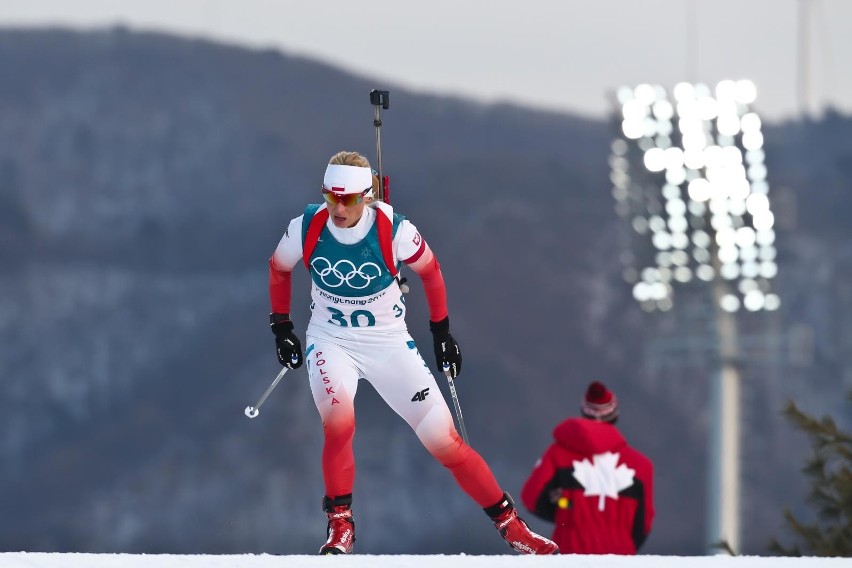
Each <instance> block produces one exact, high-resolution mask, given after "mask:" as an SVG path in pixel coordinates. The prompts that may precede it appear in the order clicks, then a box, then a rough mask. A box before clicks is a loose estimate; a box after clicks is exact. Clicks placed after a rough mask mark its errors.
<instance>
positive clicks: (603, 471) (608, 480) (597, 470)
mask: <svg viewBox="0 0 852 568" xmlns="http://www.w3.org/2000/svg"><path fill="white" fill-rule="evenodd" d="M618 458H619V455H618V454H617V453H612V452H606V453H605V454H597V455H594V456H592V460H593V461H594V464H592V463H591V462H589V460H588V459H583V461H576V460H574V479H576V480H577V481H578V482H580V485H582V486H583V489H584V492H583V495H585V496H595V495H597V496H598V511H603V510H604V509H605V507H606V498H607V497H611V498H613V499H618V492H619V491H621V490H622V489H626V488H628V487H630V486H631V485H633V477H634V476H635V475H636V470H633V469H630V468H629V467H627V466H626V465H624V464H621V465H619V466H618V467H616V464H618Z"/></svg>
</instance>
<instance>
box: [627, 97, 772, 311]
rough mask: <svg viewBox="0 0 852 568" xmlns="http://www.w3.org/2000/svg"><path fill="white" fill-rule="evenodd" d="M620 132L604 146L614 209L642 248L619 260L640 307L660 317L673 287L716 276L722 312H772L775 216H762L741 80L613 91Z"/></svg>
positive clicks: (757, 142)
mask: <svg viewBox="0 0 852 568" xmlns="http://www.w3.org/2000/svg"><path fill="white" fill-rule="evenodd" d="M616 96H617V99H618V104H619V107H620V109H619V110H620V123H621V124H620V126H621V128H620V130H621V135H620V136H619V137H617V138H616V139H615V140H614V141H613V143H612V146H611V156H610V167H611V181H612V184H613V196H614V197H615V199H616V202H617V205H616V211H617V212H618V214H619V215H620V216H621V217H622V218H624V219H625V221H626V222H627V224H628V226H629V227H630V230H631V231H632V232H633V233H634V234H635V235H636V236H637V237H639V239H638V240H642V239H645V240H647V241H648V242H650V244H651V245H652V248H650V249H647V248H645V247H644V246H641V245H640V246H639V247H634V249H637V248H638V250H632V251H631V254H629V255H627V262H626V263H625V271H624V277H625V279H626V280H627V281H628V282H629V283H630V284H631V285H632V286H633V295H634V297H635V298H636V300H637V301H638V302H639V303H640V305H641V306H642V308H643V309H645V310H647V311H652V310H663V311H665V310H669V309H671V308H672V306H673V300H674V295H675V288H676V286H677V285H678V284H680V283H687V282H690V281H693V280H694V279H698V280H701V281H705V282H712V281H713V280H714V279H716V278H718V277H721V278H722V279H723V280H725V281H727V282H729V283H730V284H731V286H730V287H729V288H730V290H728V291H726V293H725V294H724V295H722V296H721V297H720V298H719V300H718V301H719V305H720V307H721V308H722V309H723V310H726V311H729V312H736V311H738V310H740V309H742V308H744V309H745V310H747V311H752V312H754V311H760V310H768V311H772V310H777V309H778V308H779V307H780V303H781V302H780V299H779V297H778V295H777V294H775V293H774V292H773V291H772V286H771V282H772V279H773V278H775V276H776V274H777V273H778V266H777V264H776V256H777V251H776V249H775V244H774V243H775V231H774V223H775V217H774V215H773V213H772V210H771V209H770V202H769V195H768V194H769V184H768V183H767V181H766V175H767V170H766V166H765V164H764V158H765V155H764V151H763V134H762V132H761V121H760V118H759V116H758V115H757V114H756V113H755V112H753V111H752V110H750V105H751V103H752V102H754V100H755V97H756V89H755V86H754V84H753V83H752V82H751V81H747V80H742V81H730V80H726V81H722V82H720V83H719V84H718V85H716V87H715V89H712V90H711V89H710V88H709V87H708V86H706V85H703V84H696V85H693V84H690V83H679V84H678V85H676V86H675V87H674V89H673V90H672V93H671V96H669V93H667V92H666V90H665V89H664V88H662V87H661V86H659V85H650V84H642V85H638V86H636V87H632V88H631V87H622V88H621V89H619V90H618V92H617V95H616Z"/></svg>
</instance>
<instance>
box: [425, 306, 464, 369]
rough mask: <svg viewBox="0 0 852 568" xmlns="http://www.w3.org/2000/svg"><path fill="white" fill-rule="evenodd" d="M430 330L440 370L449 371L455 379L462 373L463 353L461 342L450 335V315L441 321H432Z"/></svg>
mask: <svg viewBox="0 0 852 568" xmlns="http://www.w3.org/2000/svg"><path fill="white" fill-rule="evenodd" d="M429 331H431V332H432V342H433V343H434V345H435V362H436V363H437V364H438V370H439V371H443V372H444V373H447V372H449V374H450V378H451V379H455V378H456V377H458V376H459V373H461V364H462V355H461V349H459V344H458V343H456V340H455V339H453V336H452V335H450V317H449V316H447V317H445V318H444V319H442V320H441V321H430V322H429Z"/></svg>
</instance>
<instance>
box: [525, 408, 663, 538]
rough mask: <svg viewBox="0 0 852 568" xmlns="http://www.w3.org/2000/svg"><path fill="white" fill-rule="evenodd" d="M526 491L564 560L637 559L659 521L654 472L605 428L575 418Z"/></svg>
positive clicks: (560, 431)
mask: <svg viewBox="0 0 852 568" xmlns="http://www.w3.org/2000/svg"><path fill="white" fill-rule="evenodd" d="M553 437H554V438H555V440H556V441H555V442H554V443H553V444H551V446H550V447H549V448H547V450H546V451H545V452H544V455H543V456H542V457H541V458H540V459H539V460H538V462H537V463H536V465H535V467H534V468H533V471H532V473H531V474H530V477H529V479H527V481H526V483H524V487H523V489H522V490H521V500H522V501H523V503H524V506H525V507H526V508H527V509H529V511H530V512H531V513H533V514H534V515H536V516H538V517H541V518H542V519H544V520H546V521H550V522H552V523H554V524H555V527H554V530H553V540H554V541H555V542H556V544H558V545H559V549H560V552H561V553H562V554H572V553H573V554H636V551H637V550H639V547H640V546H642V544H643V543H644V542H645V539H646V538H647V536H648V533H650V532H651V523H652V522H653V520H654V466H653V464H652V463H651V460H649V459H648V458H646V457H645V456H644V455H642V454H641V453H639V452H638V451H636V450H634V449H633V448H631V447H630V446H628V445H627V442H626V441H625V439H624V436H622V435H621V433H620V432H619V431H618V429H617V428H616V427H615V426H613V425H611V424H607V423H605V422H597V421H594V420H589V419H587V418H569V419H568V420H565V421H564V422H562V423H561V424H559V425H558V426H557V427H556V428H555V429H554V430H553Z"/></svg>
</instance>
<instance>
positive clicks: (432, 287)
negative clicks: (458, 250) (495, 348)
mask: <svg viewBox="0 0 852 568" xmlns="http://www.w3.org/2000/svg"><path fill="white" fill-rule="evenodd" d="M394 241H395V243H394V244H395V250H396V254H397V258H399V259H400V260H402V262H404V263H405V264H406V265H407V266H408V267H409V268H411V270H413V271H414V273H415V274H417V275H418V276H419V277H420V279H421V280H422V281H423V291H424V292H425V293H426V303H427V304H428V305H429V330H430V331H431V332H432V339H433V343H434V348H435V362H436V364H437V365H438V370H439V371H444V372H447V373H449V374H450V377H451V378H453V379H454V378H456V377H457V376H458V375H459V373H460V372H461V364H462V356H461V349H459V346H458V343H456V341H455V339H453V336H452V335H450V317H449V311H448V310H447V288H446V286H445V285H444V275H443V273H442V272H441V265H440V264H439V263H438V259H437V258H436V257H435V254H434V253H433V252H432V249H431V248H429V244H428V243H427V242H426V240H425V239H424V238H423V236H422V235H421V234H420V233H419V232H418V231H417V228H416V227H415V226H414V225H413V224H412V223H411V222H409V221H407V220H405V221H402V222H401V223H400V226H399V229H398V230H397V235H396V237H395V238H394Z"/></svg>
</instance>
